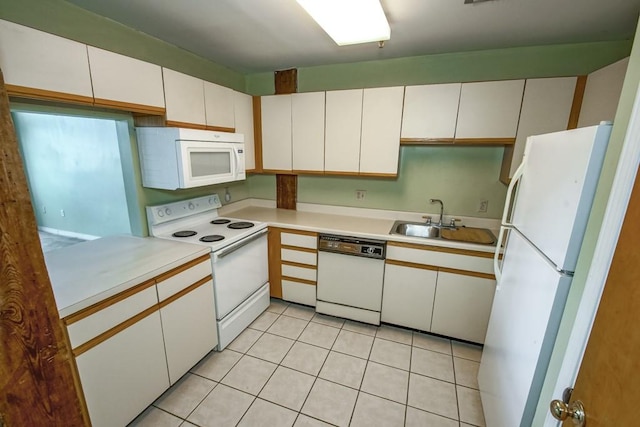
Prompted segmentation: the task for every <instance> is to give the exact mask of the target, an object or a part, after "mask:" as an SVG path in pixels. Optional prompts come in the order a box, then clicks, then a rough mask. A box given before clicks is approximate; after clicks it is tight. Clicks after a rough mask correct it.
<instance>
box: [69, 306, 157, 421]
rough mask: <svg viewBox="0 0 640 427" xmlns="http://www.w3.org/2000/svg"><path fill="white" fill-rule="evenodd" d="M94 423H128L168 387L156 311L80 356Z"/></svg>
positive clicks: (86, 398)
mask: <svg viewBox="0 0 640 427" xmlns="http://www.w3.org/2000/svg"><path fill="white" fill-rule="evenodd" d="M76 365H77V366H78V373H79V375H80V381H81V383H82V390H83V391H84V396H85V400H86V402H87V407H88V409H89V416H90V418H91V424H92V425H93V426H94V427H101V426H105V427H111V426H124V425H127V424H128V423H129V422H130V421H131V420H133V419H134V418H135V417H136V416H137V415H138V414H139V413H140V412H142V411H143V410H144V409H145V408H146V407H147V406H149V404H151V403H152V402H153V401H154V400H155V399H156V398H157V397H158V396H160V394H162V392H164V391H165V390H166V389H167V388H168V387H169V377H168V375H167V359H166V357H165V352H164V343H163V338H162V326H161V325H160V313H159V312H158V311H155V312H153V313H151V314H150V315H148V316H147V317H144V318H143V319H141V320H139V321H138V322H136V323H134V324H133V325H131V326H129V327H127V328H126V329H124V330H122V331H120V332H118V333H117V334H116V335H114V336H112V337H111V338H109V339H107V340H106V341H104V342H102V343H100V344H98V345H97V346H95V347H93V348H92V349H90V350H88V351H86V352H85V353H82V354H80V355H79V356H77V357H76Z"/></svg>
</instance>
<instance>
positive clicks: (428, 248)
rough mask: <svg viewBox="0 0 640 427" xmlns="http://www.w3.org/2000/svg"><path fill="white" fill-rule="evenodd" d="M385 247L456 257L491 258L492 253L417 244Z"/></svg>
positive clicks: (390, 243)
mask: <svg viewBox="0 0 640 427" xmlns="http://www.w3.org/2000/svg"><path fill="white" fill-rule="evenodd" d="M387 246H396V247H399V248H410V249H420V250H423V251H434V252H446V253H450V254H457V255H469V256H474V257H480V258H493V252H480V251H474V250H469V249H456V248H445V247H443V246H430V245H421V244H419V243H409V242H387Z"/></svg>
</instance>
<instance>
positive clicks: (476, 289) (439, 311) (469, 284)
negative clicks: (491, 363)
mask: <svg viewBox="0 0 640 427" xmlns="http://www.w3.org/2000/svg"><path fill="white" fill-rule="evenodd" d="M495 289H496V281H495V280H492V279H485V278H482V277H474V276H465V275H461V274H453V273H445V272H439V273H438V287H437V289H436V298H435V302H434V304H433V319H432V321H431V332H434V333H436V334H442V335H447V336H450V337H454V338H460V339H463V340H467V341H473V342H477V343H483V342H484V337H485V335H486V334H487V325H488V324H489V315H490V314H491V304H492V303H493V294H494V293H495Z"/></svg>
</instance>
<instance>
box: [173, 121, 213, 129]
mask: <svg viewBox="0 0 640 427" xmlns="http://www.w3.org/2000/svg"><path fill="white" fill-rule="evenodd" d="M166 124H167V126H169V127H177V128H189V129H199V130H206V129H207V126H205V125H199V124H196V123H187V122H176V121H174V120H167V121H166Z"/></svg>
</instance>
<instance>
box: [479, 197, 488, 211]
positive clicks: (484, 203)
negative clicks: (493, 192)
mask: <svg viewBox="0 0 640 427" xmlns="http://www.w3.org/2000/svg"><path fill="white" fill-rule="evenodd" d="M488 208H489V201H488V200H480V202H479V203H478V212H487V209H488Z"/></svg>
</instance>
